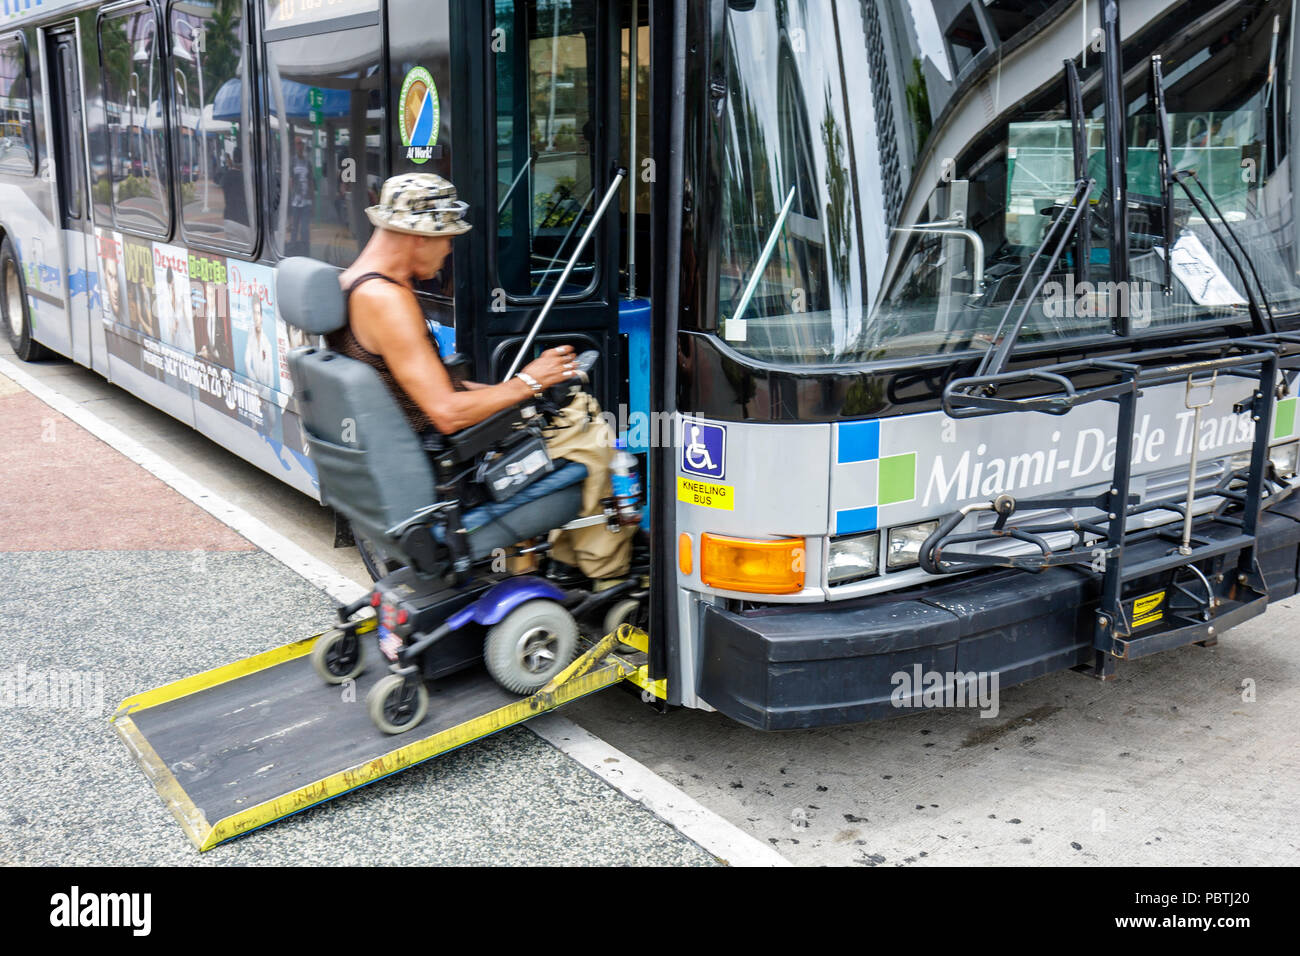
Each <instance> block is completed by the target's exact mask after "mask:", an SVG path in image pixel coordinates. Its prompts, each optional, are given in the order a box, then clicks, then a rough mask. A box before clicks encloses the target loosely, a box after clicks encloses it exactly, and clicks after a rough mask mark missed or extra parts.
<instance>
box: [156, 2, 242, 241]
mask: <svg viewBox="0 0 1300 956" xmlns="http://www.w3.org/2000/svg"><path fill="white" fill-rule="evenodd" d="M170 27H171V50H172V80H173V85H172V115H173V120H174V128H175V132H176V135H175V139H174V150H175V153H174V155H175V175H176V176H178V177H179V179H180V195H181V208H180V219H181V228H182V230H183V232H184V234H185V236H186V238H187V239H190V240H191V241H194V242H198V243H209V244H216V245H219V246H229V247H232V248H234V249H237V250H239V251H242V252H251V251H252V249H253V245H254V238H255V229H254V223H255V222H256V218H255V212H256V201H255V196H254V192H253V183H254V179H253V160H254V156H253V148H252V143H253V138H252V132H253V130H252V123H251V120H252V91H251V90H250V89H248V88H247V86H246V85H245V84H244V83H243V81H242V79H241V77H243V76H244V75H246V74H247V73H248V70H247V69H246V65H245V62H244V58H245V55H246V52H247V50H248V44H247V37H246V35H245V27H244V19H243V16H242V5H241V4H239V3H235V2H231V0H223V2H222V3H220V4H218V7H217V9H216V10H214V9H212V8H201V7H193V6H191V5H189V4H186V5H184V6H183V7H182V6H181V5H180V4H173V5H172V8H171V14H170Z"/></svg>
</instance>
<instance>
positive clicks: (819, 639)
mask: <svg viewBox="0 0 1300 956" xmlns="http://www.w3.org/2000/svg"><path fill="white" fill-rule="evenodd" d="M1206 527H1209V523H1208V522H1207V523H1206V525H1205V527H1202V526H1199V525H1198V528H1197V531H1198V532H1200V531H1203V530H1206ZM1258 540H1259V545H1258V548H1257V559H1258V561H1259V565H1260V568H1261V570H1262V572H1263V576H1264V581H1265V584H1266V586H1267V590H1268V598H1269V600H1270V601H1277V600H1280V599H1282V598H1286V597H1290V596H1291V595H1293V594H1295V593H1296V590H1297V559H1298V558H1300V495H1296V496H1292V497H1290V498H1288V499H1285V500H1283V501H1281V502H1279V503H1278V504H1277V505H1276V506H1274V508H1272V509H1270V510H1269V511H1266V512H1264V513H1263V514H1262V515H1261V521H1260V527H1259V535H1258ZM1151 546H1154V547H1155V548H1160V547H1162V545H1161V544H1160V543H1158V542H1150V543H1149V544H1147V545H1143V547H1151ZM1163 547H1165V548H1166V549H1167V547H1168V546H1167V545H1166V546H1163ZM1235 561H1236V556H1235V555H1228V556H1227V562H1226V566H1227V567H1229V568H1232V567H1234V566H1235ZM1155 586H1162V582H1155ZM1096 592H1097V586H1096V584H1095V583H1094V581H1093V580H1092V579H1091V578H1089V577H1087V576H1085V575H1083V574H1080V573H1079V572H1077V571H1070V570H1067V569H1064V568H1054V569H1050V570H1048V571H1044V572H1042V573H1041V574H1028V573H1025V572H1022V571H998V572H993V573H990V574H985V575H978V576H968V577H962V578H959V579H954V580H947V581H941V582H939V583H936V584H935V585H933V586H931V587H928V588H925V589H923V590H918V589H913V590H911V591H909V592H906V593H905V594H899V595H895V596H890V595H882V596H877V597H874V598H871V599H866V600H863V601H855V602H845V603H844V604H819V605H815V606H811V607H810V606H807V605H802V606H793V607H792V606H791V605H783V606H773V607H767V608H761V609H757V610H752V611H747V612H742V613H735V612H731V611H727V610H723V609H721V608H718V607H716V606H713V605H705V606H703V608H702V611H703V616H702V620H701V640H702V659H701V662H700V678H699V688H698V690H699V696H700V698H701V699H703V700H704V701H706V702H707V703H708V704H709V705H710V706H712V707H714V708H716V709H717V710H719V711H721V712H722V713H724V714H726V715H727V716H729V717H731V718H733V719H734V720H737V721H739V722H740V723H742V724H745V725H746V726H749V727H754V728H756V729H759V730H795V729H800V728H805V727H822V726H829V725H835V724H847V723H856V722H859V721H868V720H880V719H883V718H886V717H897V716H901V715H905V714H909V713H916V712H917V711H916V709H915V708H912V707H899V706H896V705H895V703H894V701H893V699H892V695H893V693H894V690H895V688H896V687H897V686H899V681H898V680H897V679H896V675H899V674H905V675H907V677H908V678H909V679H911V678H912V675H914V674H915V673H916V670H917V667H918V665H919V669H920V671H921V672H938V673H939V674H944V675H947V674H952V673H965V674H969V673H971V672H976V673H980V672H982V673H985V674H988V673H992V672H997V674H998V686H999V688H1001V687H1010V686H1013V685H1015V684H1020V683H1023V682H1024V681H1027V680H1031V679H1032V678H1035V677H1041V676H1043V675H1044V674H1050V673H1052V672H1053V671H1058V670H1063V669H1065V668H1069V667H1074V666H1080V665H1086V664H1089V663H1091V662H1092V660H1093V647H1092V639H1093V621H1094V616H1093V608H1094V607H1095V606H1096V600H1097V593H1096Z"/></svg>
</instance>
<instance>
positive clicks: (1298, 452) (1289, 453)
mask: <svg viewBox="0 0 1300 956" xmlns="http://www.w3.org/2000/svg"><path fill="white" fill-rule="evenodd" d="M1268 457H1269V459H1270V460H1271V461H1272V462H1273V468H1274V470H1275V471H1276V472H1277V473H1278V475H1280V476H1281V477H1283V478H1290V477H1291V476H1292V475H1294V474H1295V473H1296V471H1297V469H1300V441H1289V442H1287V443H1286V444H1285V445H1274V446H1273V447H1272V448H1270V449H1269V450H1268Z"/></svg>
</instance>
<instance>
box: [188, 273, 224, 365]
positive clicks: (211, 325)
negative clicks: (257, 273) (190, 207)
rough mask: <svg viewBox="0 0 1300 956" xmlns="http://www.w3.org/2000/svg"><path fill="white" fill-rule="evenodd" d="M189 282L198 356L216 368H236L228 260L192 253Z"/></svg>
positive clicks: (196, 353) (195, 345)
mask: <svg viewBox="0 0 1300 956" xmlns="http://www.w3.org/2000/svg"><path fill="white" fill-rule="evenodd" d="M189 279H190V302H191V311H192V312H193V315H194V354H195V356H196V357H198V358H201V359H206V360H207V361H209V362H212V363H213V364H214V365H219V366H222V367H224V368H234V365H235V357H234V345H233V338H232V336H231V334H230V295H229V289H228V287H227V285H226V279H227V269H226V260H225V258H224V257H215V256H208V255H203V254H200V253H195V252H190V254H189Z"/></svg>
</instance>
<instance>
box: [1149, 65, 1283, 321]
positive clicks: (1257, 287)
mask: <svg viewBox="0 0 1300 956" xmlns="http://www.w3.org/2000/svg"><path fill="white" fill-rule="evenodd" d="M1151 93H1152V102H1153V103H1154V107H1155V111H1156V125H1157V134H1156V135H1157V140H1156V141H1157V144H1158V145H1159V148H1160V157H1159V164H1160V198H1161V200H1162V201H1163V202H1164V206H1165V256H1164V258H1165V291H1166V292H1167V293H1168V292H1172V291H1173V279H1172V260H1173V257H1174V197H1173V184H1174V183H1177V184H1178V185H1179V187H1180V188H1181V189H1182V190H1183V192H1184V193H1186V194H1187V198H1188V200H1190V201H1191V204H1192V206H1193V207H1195V209H1196V211H1197V213H1199V214H1200V217H1201V218H1202V219H1203V220H1204V221H1205V224H1206V225H1207V226H1209V227H1210V232H1212V233H1213V234H1214V238H1215V239H1216V240H1218V242H1219V245H1221V246H1222V247H1223V251H1224V252H1226V253H1227V254H1228V258H1229V259H1231V260H1232V264H1233V266H1234V267H1235V268H1236V270H1237V274H1238V275H1239V276H1241V282H1242V285H1243V286H1244V287H1245V290H1246V303H1247V308H1248V309H1249V311H1250V322H1251V325H1252V326H1253V327H1254V330H1255V332H1257V333H1259V334H1261V335H1262V334H1264V333H1266V332H1276V331H1277V324H1276V321H1275V320H1274V318H1273V309H1272V307H1271V306H1270V305H1269V304H1268V292H1267V290H1265V288H1264V283H1263V282H1262V281H1261V280H1260V278H1259V271H1258V270H1257V269H1256V268H1255V260H1254V259H1252V258H1251V255H1250V252H1249V251H1247V249H1246V246H1245V244H1244V243H1243V242H1242V241H1241V238H1240V237H1239V236H1238V235H1237V232H1236V230H1235V229H1233V228H1232V224H1231V223H1229V222H1228V217H1227V216H1225V215H1224V214H1223V211H1222V210H1221V209H1220V208H1219V204H1218V203H1216V202H1215V201H1214V196H1212V195H1211V194H1210V191H1209V190H1208V189H1206V188H1205V183H1203V182H1201V179H1200V177H1199V176H1197V175H1196V171H1195V170H1194V169H1179V170H1174V168H1173V153H1172V151H1171V149H1170V145H1169V136H1168V134H1167V132H1166V130H1165V126H1166V123H1167V114H1166V112H1165V80H1164V76H1163V74H1162V71H1161V67H1160V57H1159V56H1153V57H1151ZM1206 142H1207V144H1208V142H1209V141H1208V139H1207V140H1206ZM1189 179H1190V180H1192V181H1193V182H1195V183H1196V185H1197V187H1198V188H1199V189H1200V191H1201V194H1202V195H1203V196H1204V197H1205V199H1206V201H1208V202H1209V204H1210V207H1211V208H1212V209H1213V210H1214V214H1215V215H1216V216H1217V217H1218V219H1219V222H1221V223H1222V224H1223V228H1224V230H1225V231H1226V232H1227V234H1228V236H1229V237H1231V239H1232V242H1231V243H1229V242H1228V241H1227V240H1226V239H1224V237H1223V234H1222V233H1220V232H1219V228H1218V226H1216V225H1215V224H1214V222H1213V220H1212V219H1211V218H1210V214H1209V213H1208V212H1206V210H1205V207H1204V206H1203V205H1201V202H1200V200H1199V199H1197V198H1196V194H1195V193H1193V192H1192V188H1191V187H1190V186H1189V185H1187V180H1189ZM1234 245H1235V246H1236V247H1237V250H1238V251H1239V252H1240V253H1241V258H1242V259H1245V260H1246V265H1247V266H1249V267H1250V275H1249V276H1247V275H1246V269H1245V268H1244V267H1243V266H1242V264H1241V259H1239V258H1237V253H1236V252H1234V251H1233V246H1234ZM1252 278H1253V279H1254V285H1253V286H1252V285H1251V279H1252ZM1256 291H1258V293H1259V298H1258V299H1257V298H1256V295H1255V293H1256ZM1260 300H1262V301H1263V303H1264V308H1263V310H1262V311H1261V310H1260V307H1259V303H1260ZM1265 314H1267V315H1268V322H1267V324H1266V323H1265V322H1264V315H1265Z"/></svg>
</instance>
